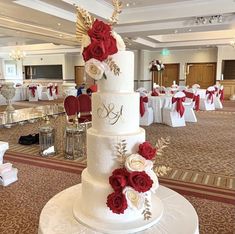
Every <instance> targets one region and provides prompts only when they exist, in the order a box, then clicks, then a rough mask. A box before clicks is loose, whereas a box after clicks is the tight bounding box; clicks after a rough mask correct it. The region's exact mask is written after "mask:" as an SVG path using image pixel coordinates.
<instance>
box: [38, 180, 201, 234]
mask: <svg viewBox="0 0 235 234" xmlns="http://www.w3.org/2000/svg"><path fill="white" fill-rule="evenodd" d="M80 190H81V184H78V185H75V186H73V187H70V188H68V189H66V190H63V191H62V192H60V193H58V194H57V195H55V196H54V197H53V198H52V199H51V200H49V201H48V203H47V204H46V205H45V207H44V208H43V210H42V212H41V215H40V220H39V228H38V234H98V233H101V232H98V231H96V230H95V228H96V227H93V229H91V228H88V227H86V226H85V225H83V224H81V223H80V222H78V221H77V220H76V218H75V217H74V214H73V207H74V202H75V201H77V200H78V201H79V199H78V196H79V193H80ZM154 196H156V197H157V198H159V199H160V200H161V201H162V203H163V207H164V212H163V215H162V217H161V218H160V220H159V221H158V222H157V223H156V224H154V225H153V226H151V227H150V228H149V229H146V230H143V231H141V232H137V233H138V234H189V233H190V234H199V229H198V216H197V213H196V211H195V209H194V208H193V206H192V205H191V204H190V203H189V201H188V200H186V199H185V198H184V197H183V196H181V195H180V194H178V193H176V192H175V191H173V190H171V189H168V188H166V187H164V186H160V187H159V189H158V190H157V192H156V194H155V195H154ZM119 225H120V226H121V225H122V224H119ZM114 231H115V230H114Z"/></svg>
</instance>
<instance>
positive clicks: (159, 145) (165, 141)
mask: <svg viewBox="0 0 235 234" xmlns="http://www.w3.org/2000/svg"><path fill="white" fill-rule="evenodd" d="M169 144H170V137H166V138H165V139H164V138H163V137H161V138H160V139H158V141H157V142H156V145H155V147H156V148H157V155H158V156H160V155H162V153H163V149H165V148H166V147H168V145H169Z"/></svg>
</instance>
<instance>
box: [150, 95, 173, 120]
mask: <svg viewBox="0 0 235 234" xmlns="http://www.w3.org/2000/svg"><path fill="white" fill-rule="evenodd" d="M171 99H172V97H171V96H169V95H160V96H148V100H149V106H151V107H152V108H153V117H154V118H153V121H154V122H155V123H162V122H163V121H162V109H163V107H164V106H169V107H170V105H171Z"/></svg>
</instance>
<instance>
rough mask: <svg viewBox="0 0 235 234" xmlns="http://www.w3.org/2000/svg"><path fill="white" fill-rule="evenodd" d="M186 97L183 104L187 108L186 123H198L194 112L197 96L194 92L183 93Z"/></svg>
mask: <svg viewBox="0 0 235 234" xmlns="http://www.w3.org/2000/svg"><path fill="white" fill-rule="evenodd" d="M183 92H184V94H185V97H186V100H185V102H184V103H183V105H184V107H185V113H184V119H185V121H186V122H192V123H196V122H197V117H196V115H195V112H194V106H195V102H196V99H195V94H194V93H193V90H191V91H190V90H188V91H185V90H184V91H183Z"/></svg>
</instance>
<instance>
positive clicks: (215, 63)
mask: <svg viewBox="0 0 235 234" xmlns="http://www.w3.org/2000/svg"><path fill="white" fill-rule="evenodd" d="M190 64H192V65H193V64H214V65H215V76H214V83H216V71H217V62H203V63H186V68H187V67H188V65H190ZM185 85H187V74H186V76H185Z"/></svg>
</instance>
